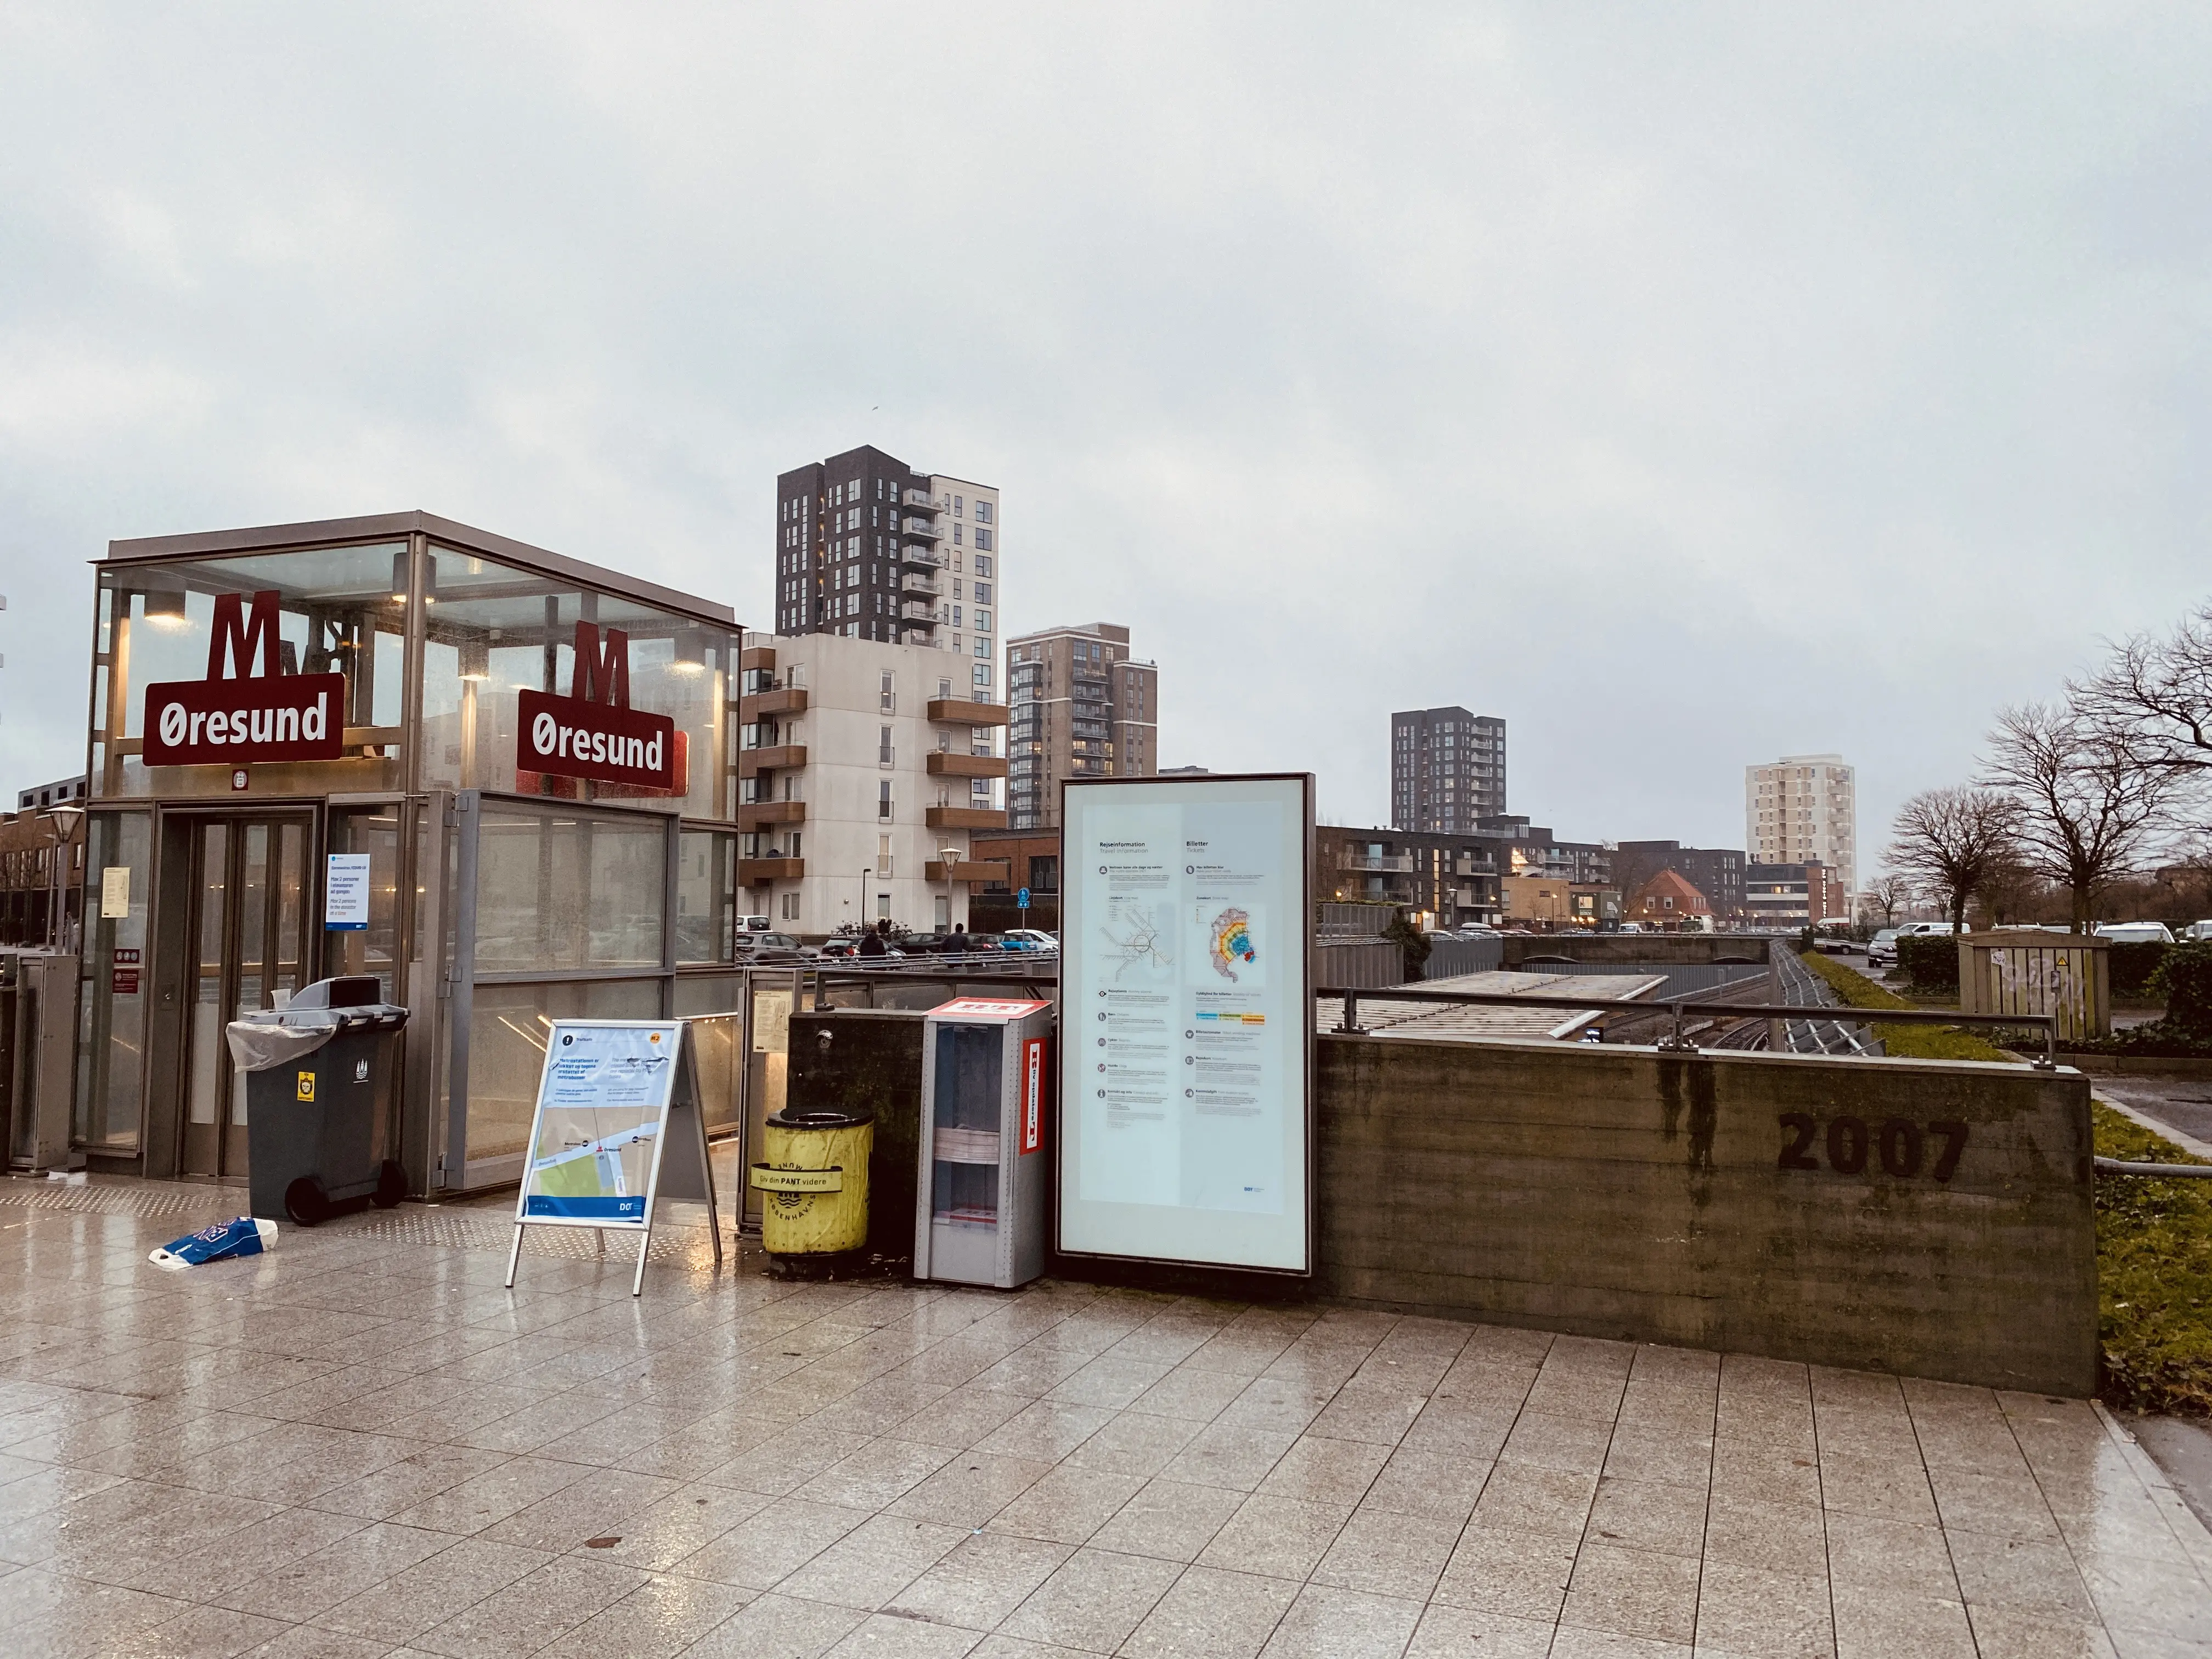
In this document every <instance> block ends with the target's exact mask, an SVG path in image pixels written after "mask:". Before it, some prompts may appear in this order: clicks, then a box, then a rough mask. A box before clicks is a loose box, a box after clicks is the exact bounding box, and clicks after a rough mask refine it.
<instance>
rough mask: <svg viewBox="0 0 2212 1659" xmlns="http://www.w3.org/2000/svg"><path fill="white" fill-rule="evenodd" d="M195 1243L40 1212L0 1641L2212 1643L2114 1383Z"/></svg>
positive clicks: (1939, 1650)
mask: <svg viewBox="0 0 2212 1659" xmlns="http://www.w3.org/2000/svg"><path fill="white" fill-rule="evenodd" d="M430 1213H432V1214H435V1213H436V1212H430ZM176 1231H179V1219H178V1218H177V1216H175V1215H174V1214H168V1215H161V1216H156V1217H154V1218H146V1217H142V1216H139V1215H136V1214H132V1213H130V1212H128V1211H127V1210H124V1209H115V1210H104V1211H102V1210H94V1211H88V1212H79V1211H69V1210H49V1209H42V1208H39V1207H37V1206H33V1205H15V1206H9V1207H6V1208H4V1209H0V1240H4V1243H0V1312H4V1314H5V1315H6V1316H7V1317H6V1318H4V1319H0V1630H4V1631H5V1632H6V1636H5V1638H4V1639H0V1650H4V1651H5V1652H6V1653H7V1654H8V1655H9V1656H10V1659H13V1656H17V1655H22V1656H49V1655H51V1656H78V1655H82V1656H88V1659H89V1656H106V1655H111V1654H113V1655H125V1656H134V1659H203V1656H204V1659H232V1656H243V1655H256V1656H263V1659H277V1656H295V1659H381V1656H402V1655H441V1656H445V1659H507V1656H517V1659H520V1656H526V1655H533V1654H544V1655H553V1656H582V1655H586V1654H590V1655H605V1654H621V1655H625V1656H630V1655H635V1656H639V1659H680V1656H694V1659H710V1656H716V1655H732V1656H738V1655H742V1656H746V1659H761V1656H793V1659H800V1656H808V1659H811V1656H834V1659H857V1656H913V1659H939V1656H943V1659H962V1656H970V1659H1070V1656H1076V1655H1097V1654H1128V1655H1147V1656H1153V1655H1159V1656H1165V1655H1207V1656H1245V1659H1260V1656H1267V1659H1285V1656H1302V1655H1314V1656H1329V1659H1337V1656H1344V1659H1364V1656H1368V1655H1374V1656H1379V1659H1397V1656H1403V1659H1517V1656H1539V1655H1541V1656H1552V1659H1574V1656H1578V1655H1589V1656H1597V1655H1664V1654H1674V1655H1682V1656H1692V1659H1770V1656H1796V1655H1820V1656H1830V1659H1861V1656H1867V1659H1886V1656H1921V1655H1930V1656H1950V1655H1960V1656H1978V1659H2011V1656H2022V1659H2032V1656H2043V1655H2069V1656H2072V1655H2080V1656H2106V1659H2172V1656H2191V1659H2212V1579H2209V1578H2208V1574H2212V1536H2208V1535H2207V1534H2206V1532H2205V1529H2204V1528H2203V1526H2202V1525H2201V1524H2200V1523H2199V1522H2197V1519H2196V1517H2195V1516H2193V1515H2192V1514H2191V1512H2190V1510H2188V1508H2187V1506H2186V1505H2185V1504H2183V1503H2182V1502H2181V1501H2180V1500H2179V1497H2178V1496H2177V1495H2176V1494H2175V1492H2173V1491H2172V1487H2171V1486H2170V1485H2169V1484H2168V1483H2167V1482H2166V1480H2165V1479H2164V1477H2163V1476H2162V1475H2161V1474H2160V1472H2159V1470H2158V1468H2157V1467H2156V1465H2155V1464H2154V1463H2153V1462H2151V1461H2150V1459H2149V1458H2148V1456H2147V1455H2145V1454H2144V1452H2143V1451H2142V1449H2141V1448H2140V1447H2138V1446H2137V1445H2136V1444H2135V1443H2134V1442H2133V1441H2132V1439H2131V1438H2130V1437H2128V1436H2127V1435H2126V1433H2125V1432H2124V1431H2122V1430H2121V1429H2120V1428H2119V1427H2118V1425H2116V1424H2115V1423H2113V1422H2112V1419H2110V1418H2108V1417H2107V1416H2106V1414H2105V1413H2102V1412H2101V1411H2100V1410H2099V1409H2098V1408H2096V1407H2093V1406H2092V1405H2090V1404H2087V1403H2086V1402H2083V1401H2064V1400H2053V1399H2046V1398H2045V1397H2043V1396H2040V1395H2015V1394H2004V1393H1997V1392H1993V1391H1991V1390H1989V1389H1966V1388H1959V1387H1955V1386H1952V1385H1948V1384H1941V1383H1925V1382H1922V1381H1918V1380H1914V1379H1905V1380H1900V1379H1898V1378H1895V1377H1891V1376H1877V1375H1871V1374H1866V1373H1857V1372H1848V1371H1838V1370H1823V1369H1820V1368H1817V1367H1807V1366H1802V1365H1793V1364H1783V1363H1779V1362H1776V1361H1772V1360H1767V1359H1759V1358H1750V1357H1748V1356H1739V1355H1726V1356H1723V1355H1714V1354H1710V1353H1701V1352H1690V1351H1686V1350H1675V1349H1665V1348H1658V1347H1650V1346H1633V1345H1630V1344H1626V1343H1613V1342H1601V1341H1591V1340H1583V1339H1577V1338H1569V1337H1556V1338H1555V1337H1552V1336H1549V1335H1547V1334H1541V1333H1536V1332H1528V1331H1521V1330H1512V1329H1505V1328H1497V1327H1486V1326H1479V1325H1464V1324H1453V1323H1449V1322H1441V1321H1435V1320H1424V1319H1413V1318H1398V1317H1395V1316H1389V1315H1384V1314H1379V1313H1373V1312H1364V1311H1354V1310H1340V1309H1320V1308H1286V1307H1279V1306H1247V1305H1243V1304H1233V1303H1218V1302H1208V1301H1203V1300H1199V1299H1194V1298H1189V1297H1171V1296H1167V1295H1160V1294H1152V1293H1146V1292H1137V1291H1125V1290H1117V1289H1103V1288H1099V1287H1095V1286H1090V1285H1073V1284H1061V1283H1054V1282H1047V1283H1042V1284H1039V1285H1033V1286H1031V1287H1030V1288H1029V1289H1027V1290H1025V1291H1020V1292H1018V1293H1013V1294H999V1293H994V1292H989V1291H968V1290H954V1289H947V1288H943V1287H916V1286H911V1285H884V1284H879V1283H878V1284H860V1285H842V1284H841V1285H792V1284H788V1283H785V1282H781V1281H776V1280H770V1279H767V1278H766V1277H764V1276H763V1275H761V1274H760V1273H758V1271H757V1258H754V1259H748V1258H746V1257H744V1256H742V1255H740V1256H738V1257H735V1258H733V1259H732V1262H731V1264H730V1265H729V1266H728V1267H726V1268H725V1269H724V1270H722V1271H721V1272H720V1273H717V1272H715V1271H714V1270H713V1269H712V1268H711V1267H707V1266H705V1265H702V1262H701V1261H700V1259H699V1257H698V1255H697V1253H696V1252H691V1253H689V1254H686V1253H684V1252H682V1251H678V1252H673V1253H671V1259H669V1260H666V1261H656V1262H655V1264H654V1265H652V1266H649V1267H647V1273H646V1291H645V1295H644V1297H643V1298H642V1299H641V1301H637V1302H633V1301H632V1299H631V1297H630V1296H629V1276H630V1267H629V1262H628V1261H626V1260H625V1259H624V1256H625V1255H626V1253H625V1252H620V1251H617V1252H612V1253H611V1254H610V1255H608V1256H607V1257H605V1259H604V1260H600V1259H596V1258H592V1257H577V1256H574V1255H558V1256H556V1255H550V1254H547V1255H534V1256H533V1255H526V1257H525V1260H524V1267H523V1273H522V1276H521V1278H520V1281H519V1282H518V1284H517V1285H516V1287H515V1289H514V1290H513V1291H511V1292H510V1291H507V1290H505V1289H504V1288H503V1287H502V1286H501V1284H500V1279H501V1276H502V1274H503V1272H504V1267H505V1263H504V1260H503V1257H502V1256H501V1255H500V1254H499V1253H498V1252H497V1251H496V1250H492V1249H486V1248H483V1239H482V1237H475V1238H473V1239H471V1240H470V1241H469V1242H465V1243H454V1242H452V1241H451V1240H450V1239H448V1240H443V1241H439V1242H425V1241H424V1239H423V1238H422V1237H403V1236H398V1232H396V1231H392V1230H385V1231H378V1230H374V1229H356V1230H353V1231H346V1230H345V1229H343V1227H332V1228H328V1229H324V1230H321V1231H316V1232H303V1231H296V1230H293V1231H287V1232H286V1233H285V1234H284V1236H283V1239H282V1241H281V1243H280V1244H279V1246H278V1248H277V1249H276V1250H275V1251H274V1252H272V1253H271V1254H270V1255H266V1256H263V1257H259V1258H256V1259H253V1260H250V1261H240V1262H231V1263H222V1264H216V1265H213V1266H210V1267H203V1268H198V1269H196V1270H193V1271H192V1272H191V1273H183V1274H169V1273H161V1272H158V1271H157V1270H155V1269H154V1268H152V1267H149V1266H147V1265H146V1264H145V1255H146V1252H147V1251H148V1250H149V1249H151V1248H152V1247H153V1245H155V1244H156V1243H161V1242H163V1241H164V1240H165V1239H166V1238H167V1237H171V1236H173V1234H174V1233H175V1232H176ZM403 1231H404V1230H403Z"/></svg>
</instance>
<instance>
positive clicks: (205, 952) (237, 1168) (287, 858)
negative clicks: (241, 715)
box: [178, 812, 315, 1179]
mask: <svg viewBox="0 0 2212 1659" xmlns="http://www.w3.org/2000/svg"><path fill="white" fill-rule="evenodd" d="M188 836H189V847H190V851H189V854H188V858H189V865H188V867H189V869H190V871H191V916H190V920H189V921H188V922H187V925H186V937H187V939H189V941H190V944H189V946H188V949H187V954H186V963H185V987H184V988H185V1006H186V1008H187V1010H188V1011H189V1012H188V1015H187V1018H186V1019H185V1034H184V1035H185V1055H184V1072H185V1103H184V1104H185V1111H184V1124H183V1131H184V1133H183V1145H182V1146H179V1149H178V1151H179V1164H178V1171H179V1174H182V1175H188V1176H216V1177H228V1178H231V1179H238V1178H241V1177H243V1176H245V1175H246V1173H247V1170H246V1074H245V1073H242V1072H240V1070H239V1069H238V1068H237V1066H234V1065H233V1064H232V1063H231V1058H230V1048H229V1045H228V1042H226V1041H225V1040H224V1036H223V1028H224V1027H225V1026H227V1025H228V1024H229V1023H230V1022H231V1021H232V1020H234V1019H237V1018H240V1017H242V1016H244V1015H246V1014H250V1013H254V1012H259V1011H260V1010H262V1009H265V1008H276V1007H280V1006H283V1003H284V1001H286V1000H289V998H290V996H291V994H292V993H294V992H295V991H297V990H298V989H300V987H302V986H304V985H306V984H307V983H308V982H309V981H311V980H312V979H313V977H314V969H315V963H314V958H313V954H312V946H313V943H314V936H313V932H312V931H311V929H310V927H309V917H310V911H311V900H312V898H313V891H312V889H311V885H310V882H309V878H308V871H309V868H310V866H309V855H310V852H311V850H312V847H313V839H314V818H313V814H312V813H308V812H296V813H256V814H252V815H250V816H249V815H243V814H224V815H223V816H221V817H216V816H213V815H210V816H206V817H201V816H198V815H197V814H196V815H194V817H193V819H192V822H191V824H190V826H189V829H188Z"/></svg>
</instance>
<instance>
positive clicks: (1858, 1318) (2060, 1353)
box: [1316, 1036, 2097, 1395]
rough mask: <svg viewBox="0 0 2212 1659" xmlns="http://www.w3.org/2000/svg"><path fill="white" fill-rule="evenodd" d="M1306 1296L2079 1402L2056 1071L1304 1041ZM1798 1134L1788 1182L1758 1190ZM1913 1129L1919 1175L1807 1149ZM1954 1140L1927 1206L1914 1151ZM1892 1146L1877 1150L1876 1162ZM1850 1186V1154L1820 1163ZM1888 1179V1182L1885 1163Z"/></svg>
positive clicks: (2074, 1217) (2078, 1166) (2076, 1233)
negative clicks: (1960, 1141) (1312, 1164)
mask: <svg viewBox="0 0 2212 1659" xmlns="http://www.w3.org/2000/svg"><path fill="white" fill-rule="evenodd" d="M1319 1054H1320V1059H1319V1066H1320V1079H1319V1103H1320V1105H1319V1113H1318V1117H1319V1128H1318V1135H1319V1145H1318V1148H1317V1152H1318V1158H1317V1161H1318V1165H1319V1170H1320V1182H1319V1192H1318V1196H1319V1200H1320V1205H1321V1211H1320V1226H1321V1249H1320V1262H1321V1272H1320V1275H1319V1278H1318V1279H1317V1282H1316V1289H1317V1290H1319V1291H1321V1292H1322V1293H1323V1294H1325V1295H1327V1296H1329V1297H1336V1298H1343V1299H1347V1300H1351V1301H1354V1302H1358V1303H1362V1304H1370V1305H1375V1306H1382V1307H1390V1308H1395V1309H1401V1310H1417V1311H1420V1312H1424V1313H1431V1314H1442V1315H1448V1316H1460V1317H1473V1318H1480V1319H1486V1320H1494V1321H1498V1322H1504V1323H1507V1324H1519V1325H1528V1326H1534V1327H1538V1328H1544V1329H1549V1330H1561V1331H1571V1332H1576V1333H1578V1334H1583V1335H1591V1336H1606V1337H1619V1338H1625V1339H1629V1340H1643V1341H1654V1342H1668V1343H1680V1344H1686V1345H1688V1346H1693V1347H1704V1348H1721V1349H1728V1350H1731V1351H1734V1352H1747V1353H1759V1354H1767V1355H1771V1356H1774V1357H1777V1358H1789V1359H1798V1360H1809V1361H1814V1362H1816V1363H1819V1364H1831V1365H1840V1366H1849V1367H1855V1368H1862V1369H1867V1370H1887V1371H1895V1372H1899V1373H1905V1374H1909V1375H1912V1376H1928V1377H1936V1378H1942V1379H1948V1380H1950V1381H1954V1382H1960V1383H1981V1384H1986V1385H1990V1386H1994V1387H1999V1388H2012V1389H2030V1390H2036V1391H2040V1392H2044V1393H2051V1394H2067V1395H2087V1394H2088V1393H2089V1392H2090V1391H2091V1389H2093V1386H2094V1384H2095V1382H2096V1331H2097V1281H2096V1256H2095V1237H2094V1229H2093V1215H2092V1212H2091V1206H2090V1170H2089V1157H2090V1146H2089V1086H2088V1081H2087V1079H2086V1078H2084V1077H2083V1076H2081V1074H2080V1073H2074V1072H2061V1073H2056V1074H2051V1073H2041V1074H2039V1073H2033V1072H2031V1071H2029V1070H2028V1069H2027V1068H2026V1067H2024V1066H2022V1067H2009V1066H2008V1067H1998V1066H1978V1065H1968V1064H1963V1063H1955V1062H1939V1061H1915V1060H1850V1061H1839V1060H1820V1059H1814V1058H1811V1057H1802V1058H1801V1057H1797V1056H1792V1055H1768V1054H1742V1055H1699V1056H1694V1057H1690V1056H1676V1055H1668V1054H1659V1053H1657V1052H1656V1051H1654V1050H1650V1049H1635V1048H1595V1047H1593V1048H1583V1047H1581V1046H1579V1045H1570V1044H1537V1043H1517V1042H1495V1043H1445V1042H1411V1041H1393V1040H1389V1039H1377V1038H1359V1037H1338V1036H1324V1037H1322V1039H1321V1041H1320V1045H1319ZM1790 1112H1802V1113H1803V1114H1805V1115H1808V1117H1809V1118H1810V1119H1812V1120H1813V1121H1814V1125H1815V1126H1816V1131H1815V1133H1814V1138H1813V1140H1812V1144H1811V1146H1810V1147H1809V1149H1808V1153H1807V1161H1809V1162H1810V1164H1812V1165H1813V1167H1811V1168H1789V1169H1783V1168H1778V1167H1777V1161H1778V1156H1779V1155H1780V1154H1781V1153H1782V1152H1784V1148H1785V1146H1787V1145H1788V1144H1789V1143H1790V1141H1791V1140H1792V1139H1794V1136H1793V1134H1792V1133H1790V1132H1789V1131H1787V1130H1786V1129H1785V1128H1784V1126H1783V1125H1782V1123H1781V1122H1780V1121H1778V1119H1779V1117H1780V1115H1782V1114H1784V1113H1790ZM1845 1115H1848V1116H1850V1117H1853V1118H1856V1119H1857V1120H1859V1121H1863V1123H1865V1124H1867V1125H1868V1126H1869V1132H1870V1138H1871V1132H1872V1131H1874V1130H1878V1129H1879V1127H1880V1126H1881V1124H1882V1123H1883V1121H1885V1120H1886V1119H1892V1118H1894V1119H1899V1120H1903V1121H1907V1122H1910V1123H1912V1124H1914V1125H1916V1126H1921V1139H1922V1142H1923V1145H1922V1147H1921V1162H1920V1166H1919V1171H1918V1173H1917V1175H1915V1176H1911V1177H1909V1178H1908V1177H1901V1176H1893V1175H1888V1174H1885V1173H1884V1172H1883V1171H1882V1169H1881V1164H1880V1160H1879V1157H1878V1154H1877V1152H1876V1151H1875V1148H1874V1147H1872V1146H1869V1148H1868V1151H1867V1155H1866V1158H1867V1161H1866V1167H1865V1169H1864V1170H1863V1171H1861V1172H1859V1173H1856V1174H1846V1173H1841V1172H1838V1170H1835V1169H1832V1168H1831V1167H1830V1159H1829V1155H1828V1152H1827V1149H1826V1142H1827V1139H1828V1136H1827V1130H1828V1126H1829V1125H1831V1124H1832V1123H1833V1122H1834V1121H1836V1120H1837V1119H1838V1117H1839V1116H1845ZM1945 1121H1951V1122H1957V1123H1962V1124H1964V1125H1965V1126H1966V1143H1965V1146H1964V1148H1963V1150H1962V1152H1961V1153H1960V1157H1959V1159H1958V1164H1957V1167H1956V1170H1955V1172H1954V1173H1953V1174H1952V1175H1951V1176H1950V1178H1949V1179H1948V1181H1943V1182H1938V1181H1936V1179H1934V1178H1933V1166H1934V1164H1935V1162H1936V1158H1937V1156H1938V1154H1939V1152H1940V1151H1941V1149H1942V1145H1943V1141H1942V1136H1941V1135H1940V1134H1939V1133H1937V1132H1935V1131H1931V1130H1929V1129H1928V1128H1927V1127H1925V1126H1926V1125H1929V1124H1931V1123H1939V1122H1945ZM1904 1143H1905V1137H1904V1136H1903V1135H1902V1134H1901V1133H1900V1134H1899V1135H1896V1136H1894V1137H1893V1145H1894V1146H1895V1147H1896V1148H1897V1150H1898V1151H1899V1152H1903V1151H1904V1150H1905V1145H1904ZM1841 1150H1842V1152H1844V1162H1845V1163H1846V1164H1848V1163H1849V1162H1850V1151H1851V1142H1850V1139H1849V1136H1848V1133H1847V1132H1846V1134H1845V1136H1844V1139H1843V1140H1842V1143H1841ZM1902 1161H1903V1160H1902V1158H1900V1159H1899V1162H1900V1163H1901V1162H1902Z"/></svg>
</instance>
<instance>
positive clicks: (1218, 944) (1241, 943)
mask: <svg viewBox="0 0 2212 1659" xmlns="http://www.w3.org/2000/svg"><path fill="white" fill-rule="evenodd" d="M1259 954H1260V952H1259V950H1258V947H1256V946H1255V945H1254V944H1253V943H1252V918H1251V917H1250V916H1249V915H1246V914H1245V913H1244V912H1243V911H1242V910H1239V909H1236V908H1233V907H1232V908H1230V909H1227V910H1224V911H1223V912H1222V913H1221V914H1220V915H1218V916H1216V917H1214V919H1213V927H1212V939H1211V948H1210V951H1209V953H1208V955H1207V957H1206V960H1207V961H1209V962H1211V963H1212V964H1213V971H1214V972H1215V973H1217V974H1218V975H1221V977H1222V978H1224V979H1225V980H1231V981H1234V980H1235V979H1236V977H1237V963H1240V962H1251V961H1254V960H1255V959H1256V958H1257V957H1258V956H1259Z"/></svg>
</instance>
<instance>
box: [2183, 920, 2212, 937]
mask: <svg viewBox="0 0 2212 1659" xmlns="http://www.w3.org/2000/svg"><path fill="white" fill-rule="evenodd" d="M2181 936H2182V938H2184V939H2212V921H2192V922H2191V923H2190V924H2189V926H2188V927H2185V928H2183V929H2182V930H2181Z"/></svg>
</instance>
